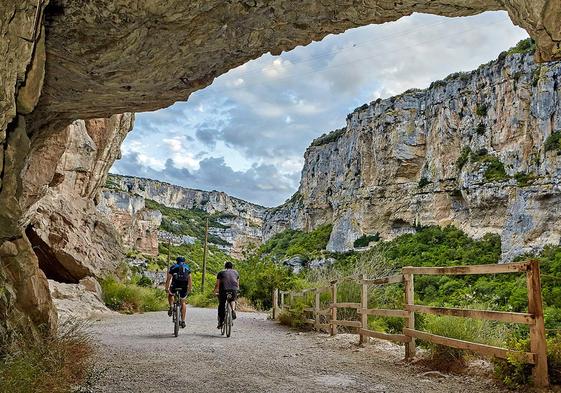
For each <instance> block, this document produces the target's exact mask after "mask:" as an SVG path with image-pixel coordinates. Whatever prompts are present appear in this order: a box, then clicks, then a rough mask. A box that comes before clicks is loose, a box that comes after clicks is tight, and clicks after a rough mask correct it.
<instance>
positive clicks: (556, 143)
mask: <svg viewBox="0 0 561 393" xmlns="http://www.w3.org/2000/svg"><path fill="white" fill-rule="evenodd" d="M544 149H545V151H546V152H547V151H561V131H555V132H552V133H551V135H549V136H548V137H547V139H546V140H545V143H544Z"/></svg>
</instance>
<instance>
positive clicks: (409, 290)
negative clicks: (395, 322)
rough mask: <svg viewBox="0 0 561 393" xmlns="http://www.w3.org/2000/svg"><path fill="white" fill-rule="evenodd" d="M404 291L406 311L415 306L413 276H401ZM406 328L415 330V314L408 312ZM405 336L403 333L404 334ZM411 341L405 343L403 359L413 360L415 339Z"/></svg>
mask: <svg viewBox="0 0 561 393" xmlns="http://www.w3.org/2000/svg"><path fill="white" fill-rule="evenodd" d="M403 282H404V289H405V305H406V307H405V310H406V311H407V306H412V305H414V304H415V283H414V280H413V274H404V275H403ZM406 327H407V328H409V329H415V312H414V311H409V312H408V316H407V319H406ZM404 334H405V333H404ZM410 338H411V341H409V342H406V343H405V358H406V359H413V358H414V357H415V353H416V349H415V339H414V338H413V337H410Z"/></svg>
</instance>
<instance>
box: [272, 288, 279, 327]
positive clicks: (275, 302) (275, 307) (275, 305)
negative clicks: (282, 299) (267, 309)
mask: <svg viewBox="0 0 561 393" xmlns="http://www.w3.org/2000/svg"><path fill="white" fill-rule="evenodd" d="M278 306H279V290H278V289H277V288H275V289H273V320H276V319H277V318H278V317H279V315H278V314H279V312H278Z"/></svg>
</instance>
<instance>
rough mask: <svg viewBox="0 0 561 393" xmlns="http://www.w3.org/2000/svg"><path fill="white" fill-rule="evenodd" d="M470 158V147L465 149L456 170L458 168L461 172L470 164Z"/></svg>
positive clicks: (457, 161)
mask: <svg viewBox="0 0 561 393" xmlns="http://www.w3.org/2000/svg"><path fill="white" fill-rule="evenodd" d="M470 156H471V149H470V148H469V147H464V148H463V149H462V151H461V153H460V156H459V157H458V159H457V160H456V168H458V169H459V170H460V171H461V170H462V169H463V167H464V165H466V164H467V163H468V161H469V157H470Z"/></svg>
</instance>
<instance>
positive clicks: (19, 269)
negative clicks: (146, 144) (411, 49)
mask: <svg viewBox="0 0 561 393" xmlns="http://www.w3.org/2000/svg"><path fill="white" fill-rule="evenodd" d="M16 3H17V4H16ZM487 10H506V11H508V13H509V15H510V17H511V19H512V20H513V22H514V23H515V24H518V25H520V26H521V27H523V28H525V29H526V30H527V31H528V32H529V34H530V35H531V36H532V37H533V38H534V39H535V40H536V42H537V46H538V50H537V52H536V60H538V61H548V60H554V59H561V24H559V20H561V3H559V1H558V0H402V1H399V2H396V1H393V0H337V1H334V0H326V1H321V2H320V1H317V0H272V1H265V0H194V1H185V0H90V1H82V0H80V1H79V0H19V1H17V2H16V1H13V0H0V54H1V56H0V75H1V76H2V84H1V85H0V282H1V284H2V286H1V287H0V288H1V289H2V291H0V334H2V331H4V332H5V331H6V330H9V329H17V328H21V327H22V326H29V325H38V324H41V323H43V324H47V325H48V326H51V327H54V326H55V325H56V316H55V312H54V309H53V306H52V302H51V300H50V295H49V293H48V288H47V283H46V279H45V275H44V274H43V273H42V272H41V271H40V270H39V267H38V266H39V264H38V261H37V257H36V256H35V254H34V253H33V250H32V248H31V244H30V242H29V241H28V239H27V237H26V235H25V227H26V226H27V224H28V223H29V221H30V218H29V216H28V213H29V210H30V209H31V207H32V206H33V205H34V204H35V203H36V202H37V201H39V200H40V199H41V198H42V197H43V196H44V195H45V194H46V193H47V192H48V191H49V189H51V190H52V189H53V188H56V187H60V186H61V182H64V179H65V178H64V177H61V176H58V177H57V171H56V168H57V160H56V157H59V158H60V157H61V156H62V154H64V149H65V148H66V147H65V145H64V144H63V140H61V139H60V135H61V130H63V129H65V127H67V126H69V125H70V123H72V122H73V121H74V120H77V119H92V118H100V117H102V118H109V117H111V116H112V115H114V114H116V113H123V112H128V111H147V110H155V109H158V108H163V107H166V106H169V105H171V104H172V103H174V102H176V101H179V100H186V99H187V98H188V96H189V95H190V94H191V93H192V92H194V91H196V90H198V89H201V88H203V87H205V86H207V85H208V84H210V83H212V80H213V79H214V78H215V77H217V76H218V75H220V74H223V73H225V72H227V71H228V70H230V69H232V68H234V67H236V66H238V65H240V64H243V63H245V62H246V61H248V60H250V59H254V58H256V57H258V56H260V55H261V54H263V53H266V52H271V53H273V54H277V53H280V52H282V51H283V50H289V49H292V48H294V47H296V46H298V45H306V44H308V43H310V42H311V41H313V40H320V39H322V38H323V37H324V36H326V35H327V34H331V33H340V32H343V31H345V30H347V29H349V28H352V27H358V26H363V25H367V24H373V23H384V22H387V21H392V20H396V19H399V18H400V17H402V16H405V15H409V14H411V13H413V12H424V13H431V14H438V15H444V16H466V15H474V14H478V13H481V12H483V11H487ZM111 119H113V120H111ZM111 119H107V121H106V122H105V123H104V124H105V125H106V126H107V127H108V128H107V129H106V132H105V133H104V132H101V134H99V135H97V136H98V137H99V138H98V139H95V138H92V139H95V141H94V142H95V143H96V145H99V146H102V145H103V148H101V149H100V151H105V152H109V151H110V152H111V154H109V155H108V156H107V157H105V158H104V161H103V162H104V165H103V166H102V169H101V170H98V169H96V167H95V165H94V166H93V167H92V168H93V169H92V171H91V176H96V181H95V182H93V183H95V184H94V185H92V189H91V190H90V191H91V192H88V193H87V195H86V194H84V195H81V196H80V197H81V198H90V199H91V198H93V195H92V194H93V193H94V191H95V190H96V187H99V186H100V184H102V183H103V181H99V180H102V179H104V175H105V174H106V172H107V170H108V169H109V167H110V166H111V165H110V164H111V162H112V161H111V160H112V159H114V158H115V157H116V152H115V151H116V150H118V145H119V144H120V142H121V140H122V138H121V139H120V137H121V136H123V135H124V134H126V132H127V131H128V130H130V128H131V127H132V120H131V119H130V116H129V118H128V119H129V120H130V121H128V122H127V124H126V125H123V124H121V125H120V126H117V127H113V128H110V127H111V124H113V123H115V122H119V121H120V120H119V118H115V117H112V118H111ZM99 130H100V131H101V128H100V129H99ZM115 130H118V131H119V132H118V133H117V134H115ZM63 134H64V133H63ZM61 141H62V142H61ZM59 142H60V143H59ZM51 143H52V146H54V147H56V149H54V151H53V149H50V148H49V146H50V144H51ZM104 143H105V144H104ZM112 143H113V145H112ZM41 152H48V153H49V155H50V158H51V160H50V161H48V162H46V163H44V164H42V165H37V163H38V160H41V159H42V158H44V157H43V156H42V155H41ZM30 168H35V169H34V172H33V173H32V176H31V177H32V178H29V174H30V172H29V171H30ZM98 227H99V225H98V224H97V221H96V224H95V225H93V227H92V228H94V229H92V230H97V229H96V228H98ZM44 262H45V261H43V263H44ZM30 321H31V323H30Z"/></svg>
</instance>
